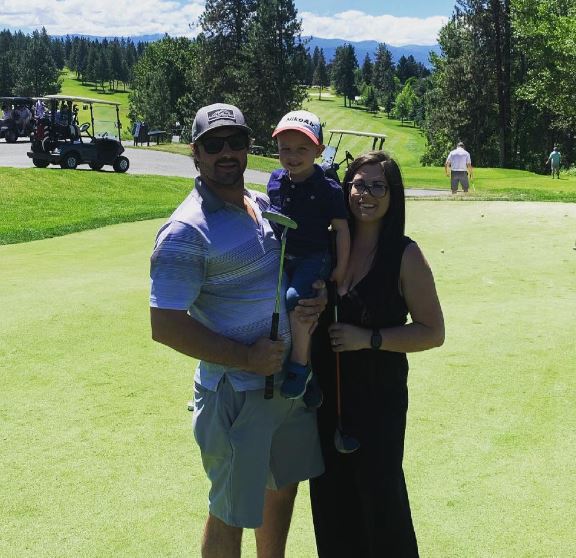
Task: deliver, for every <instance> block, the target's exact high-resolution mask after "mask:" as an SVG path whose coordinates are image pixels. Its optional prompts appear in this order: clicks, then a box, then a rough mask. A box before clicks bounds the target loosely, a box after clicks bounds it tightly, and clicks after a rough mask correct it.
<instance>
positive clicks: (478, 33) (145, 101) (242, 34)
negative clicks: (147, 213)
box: [0, 0, 576, 172]
mask: <svg viewBox="0 0 576 558" xmlns="http://www.w3.org/2000/svg"><path fill="white" fill-rule="evenodd" d="M198 26H199V31H200V32H199V34H198V35H197V36H196V37H195V38H194V39H187V38H171V37H169V36H167V35H166V36H165V37H164V38H163V39H161V40H160V41H156V42H153V43H150V44H142V43H140V44H138V45H134V44H133V43H132V42H131V41H129V40H123V39H121V40H116V39H114V40H110V41H107V40H103V41H89V40H87V39H83V38H69V37H67V38H61V39H51V38H50V37H48V35H47V34H46V32H45V30H42V31H40V32H39V31H35V32H34V33H32V34H31V35H30V36H26V35H23V34H22V33H14V34H11V33H10V32H9V31H2V32H0V94H2V95H42V94H47V93H54V92H57V91H58V89H59V81H58V80H59V77H58V76H59V70H60V69H61V68H63V67H64V66H65V65H66V66H68V67H70V68H71V69H73V70H74V71H75V72H76V74H77V76H78V79H80V80H82V81H91V82H95V83H97V84H98V86H99V87H102V88H103V89H104V88H105V87H106V86H107V87H109V88H115V87H118V84H119V83H122V84H123V85H124V86H126V84H128V85H130V88H131V92H130V116H131V118H132V120H133V121H136V120H142V121H146V122H148V123H149V124H150V125H151V126H154V127H160V128H163V129H171V128H172V126H173V125H174V124H175V123H176V122H180V123H181V124H182V125H184V126H185V127H186V128H187V129H188V130H189V129H190V127H191V123H192V120H193V117H194V115H195V113H196V111H197V109H198V108H199V107H201V106H203V105H205V104H209V103H212V102H215V101H222V102H229V103H232V104H236V105H238V106H240V107H242V109H243V111H244V112H245V114H246V117H247V119H248V121H249V123H250V125H251V126H252V127H253V130H254V136H255V138H256V141H257V142H258V143H259V144H261V145H264V146H267V147H270V148H272V143H273V142H272V140H271V138H270V135H271V132H272V129H273V127H274V126H275V124H276V123H277V122H278V120H279V119H280V117H281V116H282V115H283V114H284V113H286V112H287V111H289V110H293V109H295V108H298V107H300V106H301V104H302V101H303V100H304V99H305V97H306V95H307V94H309V91H310V86H317V87H318V95H319V97H320V98H321V96H322V91H323V90H324V89H325V88H327V87H332V88H333V89H334V90H335V91H336V93H338V94H339V95H341V96H342V98H343V101H344V104H345V106H351V105H352V104H353V103H358V102H359V103H361V104H362V105H364V106H365V107H366V110H369V111H373V112H377V111H384V112H386V113H387V114H388V115H389V116H395V117H397V118H401V119H403V120H410V121H413V122H414V123H415V124H417V125H419V126H421V128H422V130H423V133H424V134H425V136H426V140H427V142H426V151H425V153H424V155H423V157H422V163H423V164H442V163H443V161H444V159H445V156H446V154H447V152H448V151H449V150H450V149H451V148H453V146H454V144H455V143H456V142H457V141H464V142H465V144H466V145H467V147H468V148H469V149H470V151H471V152H472V154H473V158H474V162H475V164H476V165H481V166H500V167H510V168H519V169H528V170H532V171H537V172H538V171H539V172H543V170H544V168H543V164H544V160H545V156H546V155H547V154H548V152H549V151H550V149H551V147H552V146H553V145H554V144H559V145H560V148H561V151H562V153H563V159H564V161H573V160H574V156H575V155H576V153H575V151H576V133H575V132H576V103H574V98H575V97H574V95H575V93H574V92H575V91H576V71H575V70H576V49H575V48H574V45H575V44H576V0H457V2H456V7H455V10H454V13H453V14H452V17H451V18H450V20H449V21H448V23H447V24H446V25H445V26H444V27H443V28H442V29H441V30H440V33H439V45H440V47H441V52H440V54H438V55H437V54H431V57H430V61H431V64H432V69H431V71H430V70H428V69H427V68H426V67H424V66H423V65H422V64H419V63H417V62H416V61H415V60H414V58H413V57H411V56H408V57H402V58H401V59H400V60H398V62H397V63H394V61H393V60H392V55H391V53H390V51H389V50H388V48H387V47H386V45H385V44H383V43H382V44H379V45H378V48H377V50H376V52H375V53H374V55H373V56H372V57H370V56H366V58H365V59H364V60H363V61H362V64H361V65H360V64H359V63H358V60H357V58H356V54H355V51H354V47H353V45H351V44H344V45H343V46H341V47H338V49H337V50H336V53H335V56H334V58H333V60H331V61H329V62H328V61H326V59H325V57H324V53H323V51H322V50H321V49H318V48H316V49H314V51H313V52H309V49H308V48H307V46H306V41H305V40H304V39H303V38H302V36H301V24H300V21H299V19H298V17H297V11H296V8H295V6H294V2H293V1H292V0H270V1H264V0H207V1H206V4H205V11H204V13H203V15H202V16H201V18H200V20H199V22H198Z"/></svg>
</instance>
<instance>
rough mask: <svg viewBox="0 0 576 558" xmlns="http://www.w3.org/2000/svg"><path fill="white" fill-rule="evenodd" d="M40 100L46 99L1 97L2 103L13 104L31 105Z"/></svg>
mask: <svg viewBox="0 0 576 558" xmlns="http://www.w3.org/2000/svg"><path fill="white" fill-rule="evenodd" d="M38 99H44V97H0V102H5V101H9V102H11V103H31V102H32V101H37V100H38Z"/></svg>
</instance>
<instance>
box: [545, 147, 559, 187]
mask: <svg viewBox="0 0 576 558" xmlns="http://www.w3.org/2000/svg"><path fill="white" fill-rule="evenodd" d="M561 159H562V155H561V154H560V151H558V146H557V145H555V146H554V149H553V150H552V153H550V155H548V159H547V160H546V163H544V164H545V165H547V164H548V163H550V170H551V174H552V178H554V175H556V178H557V179H558V180H560V161H561Z"/></svg>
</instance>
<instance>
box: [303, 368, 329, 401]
mask: <svg viewBox="0 0 576 558" xmlns="http://www.w3.org/2000/svg"><path fill="white" fill-rule="evenodd" d="M302 399H303V401H304V404H305V405H306V407H308V408H309V409H317V408H318V407H320V406H321V405H322V402H323V401H324V394H323V393H322V388H321V387H320V384H319V382H318V378H317V376H316V374H312V379H311V380H310V381H309V382H308V385H307V386H306V392H305V393H304V397H302Z"/></svg>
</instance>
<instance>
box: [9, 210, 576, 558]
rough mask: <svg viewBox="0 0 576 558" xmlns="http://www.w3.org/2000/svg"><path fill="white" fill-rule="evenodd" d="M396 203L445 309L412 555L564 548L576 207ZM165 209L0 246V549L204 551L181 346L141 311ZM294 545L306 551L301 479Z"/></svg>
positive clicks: (428, 400)
mask: <svg viewBox="0 0 576 558" xmlns="http://www.w3.org/2000/svg"><path fill="white" fill-rule="evenodd" d="M407 206H408V207H407V223H408V227H407V234H409V235H410V236H413V237H414V238H415V239H416V240H418V242H419V244H420V245H421V247H422V248H423V250H424V253H425V254H426V256H427V258H428V260H429V262H430V264H431V266H432V268H433V270H434V273H435V276H436V280H437V284H438V290H439V295H440V299H441V301H442V305H443V308H444V312H445V318H446V343H445V345H444V346H443V347H442V348H440V349H435V350H432V351H428V352H424V353H419V354H414V355H411V357H410V362H411V374H410V389H411V400H410V410H409V418H408V431H407V442H406V455H405V471H406V476H407V483H408V489H409V494H410V498H411V504H412V511H413V516H414V523H415V527H416V532H417V535H418V538H419V543H420V551H421V556H422V557H423V558H447V557H458V558H476V557H477V558H481V557H482V558H484V557H490V558H518V557H534V558H541V557H560V558H569V557H572V556H575V555H576V535H575V534H574V528H573V513H574V509H576V466H575V463H576V443H575V442H576V440H575V432H576V408H575V406H574V397H575V393H576V378H575V376H574V368H575V364H576V353H575V348H574V314H575V300H576V282H575V281H574V277H575V274H576V250H574V248H575V237H574V230H575V225H576V206H575V205H574V204H564V203H529V202H525V203H503V202H477V201H470V202H467V203H453V202H438V201H436V202H430V201H409V202H408V204H407ZM161 222H162V220H155V221H144V222H138V223H129V224H119V225H113V226H109V227H106V228H103V229H98V230H89V231H84V232H80V233H75V234H71V235H68V236H63V237H59V238H51V239H45V240H40V241H35V242H28V243H24V244H14V245H4V246H0V272H1V277H2V289H1V290H0V305H1V307H2V320H1V322H0V359H1V361H2V372H1V376H0V377H1V378H2V389H1V391H0V424H1V429H2V440H3V444H2V452H0V470H1V471H2V481H3V482H2V483H1V484H0V501H1V502H2V506H0V525H2V530H1V531H2V533H1V535H0V556H7V557H18V558H27V557H37V556H42V557H63V556H65V557H68V556H82V557H90V558H92V557H93V558H100V557H102V556H126V557H131V556H139V557H150V558H157V557H163V558H164V557H185V556H192V557H194V558H196V557H199V555H200V554H199V539H200V535H201V531H202V528H203V521H204V517H205V510H206V497H207V481H206V479H205V477H204V473H203V470H202V466H201V462H200V459H199V453H198V450H197V447H196V445H195V443H194V440H193V437H192V434H191V424H190V413H189V412H188V411H187V409H186V402H187V400H188V399H189V398H190V395H191V391H192V382H193V369H194V363H193V361H192V360H190V359H187V358H185V357H183V356H180V355H178V354H176V353H175V352H174V351H171V350H169V349H167V348H164V347H162V346H160V345H158V344H155V343H153V342H152V341H151V340H150V332H149V325H148V287H149V285H148V258H149V255H150V252H151V249H152V245H153V240H154V235H155V232H156V230H157V228H158V227H159V226H160V224H161ZM244 545H245V551H246V552H245V556H247V557H251V556H255V551H254V543H253V535H252V533H250V532H247V533H246V536H245V541H244ZM287 556H288V557H289V558H309V557H310V558H313V557H314V556H315V551H314V543H313V532H312V525H311V521H310V516H309V505H308V501H307V488H306V486H304V485H303V486H302V488H301V492H300V495H299V498H298V500H297V510H296V514H295V519H294V522H293V527H292V530H291V533H290V537H289V542H288V552H287ZM351 558H355V557H351ZM359 558H360V557H359Z"/></svg>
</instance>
